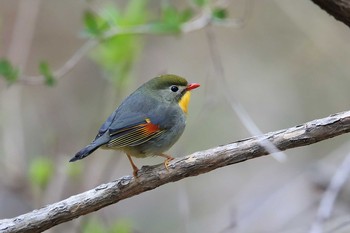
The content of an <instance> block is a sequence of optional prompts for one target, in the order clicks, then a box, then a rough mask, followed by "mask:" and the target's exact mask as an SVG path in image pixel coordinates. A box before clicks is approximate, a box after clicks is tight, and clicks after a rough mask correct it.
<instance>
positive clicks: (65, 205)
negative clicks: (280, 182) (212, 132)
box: [0, 111, 350, 233]
mask: <svg viewBox="0 0 350 233" xmlns="http://www.w3.org/2000/svg"><path fill="white" fill-rule="evenodd" d="M348 132H350V111H347V112H343V113H338V114H334V115H331V116H329V117H326V118H322V119H317V120H313V121H310V122H307V123H305V124H301V125H298V126H295V127H292V128H288V129H283V130H279V131H275V132H270V133H267V134H264V135H261V136H256V137H251V138H248V139H243V140H239V141H237V142H234V143H231V144H227V145H224V146H219V147H216V148H211V149H208V150H205V151H199V152H195V153H193V154H191V155H188V156H185V157H182V158H178V159H175V160H173V161H171V162H170V164H169V170H166V169H165V167H164V165H163V164H159V165H155V166H144V167H142V169H141V170H140V171H139V177H138V178H137V179H135V178H133V177H132V176H124V177H122V178H119V179H117V180H116V181H113V182H110V183H107V184H102V185H100V186H98V187H96V188H94V189H92V190H89V191H86V192H84V193H81V194H78V195H75V196H71V197H69V198H67V199H65V200H63V201H60V202H57V203H54V204H51V205H48V206H46V207H43V208H41V209H38V210H34V211H32V212H29V213H26V214H23V215H20V216H18V217H15V218H12V219H3V220H0V231H1V232H3V233H10V232H42V231H44V230H47V229H49V228H51V227H53V226H55V225H58V224H60V223H63V222H67V221H70V220H72V219H74V218H77V217H79V216H82V215H85V214H88V213H91V212H93V211H97V210H99V209H101V208H103V207H105V206H108V205H111V204H114V203H117V202H119V201H121V200H123V199H126V198H129V197H132V196H135V195H137V194H140V193H143V192H146V191H148V190H152V189H155V188H157V187H159V186H161V185H164V184H166V183H169V182H175V181H178V180H181V179H184V178H186V177H189V176H196V175H199V174H202V173H207V172H210V171H212V170H214V169H217V168H220V167H224V166H228V165H231V164H235V163H240V162H243V161H246V160H249V159H254V158H257V157H260V156H263V155H267V154H268V152H267V151H266V149H265V148H264V147H263V146H261V145H262V144H263V143H262V142H264V141H265V140H268V141H270V142H271V143H272V144H274V145H275V146H276V147H277V148H278V149H279V150H281V151H283V150H287V149H291V148H295V147H300V146H306V145H309V144H313V143H316V142H319V141H322V140H326V139H329V138H332V137H335V136H338V135H341V134H344V133H348Z"/></svg>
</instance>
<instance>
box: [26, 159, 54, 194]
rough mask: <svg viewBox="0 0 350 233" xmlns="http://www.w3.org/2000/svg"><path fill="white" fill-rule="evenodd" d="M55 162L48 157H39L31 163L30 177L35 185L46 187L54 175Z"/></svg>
mask: <svg viewBox="0 0 350 233" xmlns="http://www.w3.org/2000/svg"><path fill="white" fill-rule="evenodd" d="M53 168H54V166H53V162H52V160H50V159H49V158H46V157H37V158H35V159H33V160H32V161H31V162H30V164H29V179H30V181H31V183H32V185H33V186H37V187H39V188H41V189H43V188H45V187H46V186H47V184H48V183H49V181H50V180H51V178H52V175H53Z"/></svg>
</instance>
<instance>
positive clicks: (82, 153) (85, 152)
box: [69, 143, 100, 162]
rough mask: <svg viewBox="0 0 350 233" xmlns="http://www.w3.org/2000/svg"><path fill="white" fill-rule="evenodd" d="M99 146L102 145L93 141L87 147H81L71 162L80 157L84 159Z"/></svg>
mask: <svg viewBox="0 0 350 233" xmlns="http://www.w3.org/2000/svg"><path fill="white" fill-rule="evenodd" d="M99 147H100V145H95V144H93V143H91V144H90V145H88V146H86V147H85V148H83V149H81V150H80V151H79V152H78V153H76V154H75V156H74V157H73V158H71V159H70V160H69V162H74V161H77V160H79V159H83V158H85V157H86V156H88V155H90V154H91V153H92V152H94V151H95V150H97V148H99Z"/></svg>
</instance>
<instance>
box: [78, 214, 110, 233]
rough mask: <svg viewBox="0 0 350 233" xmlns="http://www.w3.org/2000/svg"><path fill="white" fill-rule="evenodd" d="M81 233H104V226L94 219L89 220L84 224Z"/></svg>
mask: <svg viewBox="0 0 350 233" xmlns="http://www.w3.org/2000/svg"><path fill="white" fill-rule="evenodd" d="M82 232H83V233H106V229H105V227H104V225H103V224H102V223H101V222H100V221H98V220H97V219H95V218H90V219H89V221H88V222H87V223H86V224H84V227H83V231H82Z"/></svg>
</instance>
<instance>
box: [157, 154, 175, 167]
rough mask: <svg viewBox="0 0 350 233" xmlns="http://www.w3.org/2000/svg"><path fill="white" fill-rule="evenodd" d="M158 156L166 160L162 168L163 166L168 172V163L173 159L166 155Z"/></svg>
mask: <svg viewBox="0 0 350 233" xmlns="http://www.w3.org/2000/svg"><path fill="white" fill-rule="evenodd" d="M159 156H162V157H164V158H166V160H165V161H164V166H165V168H166V170H167V171H169V163H170V161H171V160H173V159H174V158H173V157H171V156H170V155H166V154H160V155H159Z"/></svg>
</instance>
